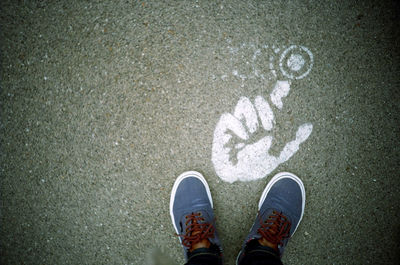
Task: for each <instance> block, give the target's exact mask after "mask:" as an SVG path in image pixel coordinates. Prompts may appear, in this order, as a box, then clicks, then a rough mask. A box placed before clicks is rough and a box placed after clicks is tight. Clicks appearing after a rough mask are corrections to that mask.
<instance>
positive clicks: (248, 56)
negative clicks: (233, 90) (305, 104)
mask: <svg viewBox="0 0 400 265" xmlns="http://www.w3.org/2000/svg"><path fill="white" fill-rule="evenodd" d="M231 45H232V41H231V40H228V51H229V53H230V54H231V55H232V57H231V61H232V62H234V64H235V65H236V66H235V69H234V70H233V71H232V73H231V74H232V75H233V76H235V77H237V78H239V79H241V80H242V82H244V81H246V80H249V79H261V80H266V79H269V80H271V78H270V77H268V75H267V73H268V72H269V73H271V74H272V76H273V77H275V78H276V77H278V74H279V73H278V69H279V70H280V72H281V74H282V75H283V76H284V77H285V78H287V79H296V80H298V79H302V78H304V77H305V76H307V75H308V74H309V73H310V71H311V69H312V67H313V64H314V58H313V54H312V53H311V51H310V50H309V49H308V48H306V47H304V46H299V45H292V46H290V47H289V48H286V47H285V46H282V47H278V46H276V45H272V46H269V45H267V44H264V45H255V44H254V43H242V44H239V46H238V47H232V46H231ZM268 59H269V60H268ZM236 60H239V61H242V62H240V63H239V64H237V62H236ZM275 64H276V67H275ZM237 65H239V67H238V66H237ZM243 65H246V67H244V68H241V67H240V66H243ZM265 65H267V67H265Z"/></svg>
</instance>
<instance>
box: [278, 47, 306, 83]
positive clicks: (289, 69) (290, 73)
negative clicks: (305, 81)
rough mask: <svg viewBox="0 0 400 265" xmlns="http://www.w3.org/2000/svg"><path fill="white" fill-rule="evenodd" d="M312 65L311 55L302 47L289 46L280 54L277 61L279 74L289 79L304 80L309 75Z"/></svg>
mask: <svg viewBox="0 0 400 265" xmlns="http://www.w3.org/2000/svg"><path fill="white" fill-rule="evenodd" d="M285 62H286V64H285ZM313 64H314V57H313V54H312V53H311V51H310V50H309V49H307V48H306V47H304V46H297V45H292V46H290V47H289V48H287V49H286V50H285V51H284V52H283V53H282V54H281V57H280V59H279V67H280V69H281V72H282V74H283V75H284V76H285V77H287V78H289V79H302V78H304V77H305V76H307V75H308V74H309V73H310V71H311V69H312V67H313Z"/></svg>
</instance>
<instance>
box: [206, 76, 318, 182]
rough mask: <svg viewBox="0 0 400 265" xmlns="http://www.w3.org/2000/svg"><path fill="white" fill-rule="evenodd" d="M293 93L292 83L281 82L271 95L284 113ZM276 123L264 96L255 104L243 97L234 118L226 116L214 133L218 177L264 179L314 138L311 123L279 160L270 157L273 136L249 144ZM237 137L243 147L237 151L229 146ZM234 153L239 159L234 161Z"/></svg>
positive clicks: (224, 115) (244, 179)
mask: <svg viewBox="0 0 400 265" xmlns="http://www.w3.org/2000/svg"><path fill="white" fill-rule="evenodd" d="M289 91H290V84H289V82H288V81H277V83H276V85H275V87H274V89H273V91H272V93H271V94H270V100H271V103H272V104H273V105H275V107H277V108H278V109H282V107H283V103H282V98H284V97H286V96H287V95H288V93H289ZM259 121H260V122H261V125H260V124H259ZM274 123H275V119H274V113H273V111H272V108H271V106H270V104H269V103H268V102H267V101H266V100H265V99H264V98H263V97H261V96H257V97H256V98H255V100H254V104H253V103H251V101H250V100H249V99H248V98H246V97H242V98H240V99H239V102H238V103H237V105H236V107H235V110H234V113H233V114H231V113H224V114H222V116H221V118H220V120H219V122H218V124H217V126H216V128H215V131H214V140H213V146H212V162H213V164H214V167H215V171H216V173H217V175H218V176H219V177H220V178H221V179H222V180H224V181H227V182H230V183H232V182H235V181H237V180H240V181H249V180H256V179H260V178H263V177H265V176H267V175H268V174H269V173H271V172H272V171H273V170H274V169H275V168H276V167H278V166H279V165H280V164H281V163H284V162H285V161H287V160H288V159H289V158H291V157H292V156H293V155H294V154H295V153H296V152H297V151H298V150H299V146H300V144H301V143H302V142H304V141H305V140H307V138H308V137H309V136H310V134H311V132H312V128H313V126H312V124H311V123H305V124H303V125H301V126H300V127H299V128H298V130H297V132H296V138H295V139H294V140H292V141H290V142H288V143H287V144H286V145H285V146H284V148H283V150H282V151H281V153H280V154H279V156H273V155H270V154H269V149H270V147H271V143H272V140H273V137H272V136H270V135H267V136H265V137H263V138H262V139H260V140H258V141H256V142H255V143H249V144H246V143H247V141H248V140H249V138H250V137H251V135H253V134H254V133H256V131H257V130H258V129H259V128H260V127H262V128H263V129H264V130H265V131H266V132H269V131H271V130H272V129H273V127H274ZM234 136H236V137H238V138H240V139H241V140H242V141H243V143H240V144H237V145H236V146H234V147H231V146H229V144H228V143H229V142H230V140H231V139H232V137H234ZM234 149H236V150H234ZM234 151H236V155H235V156H236V157H234V159H232V153H235V152H234Z"/></svg>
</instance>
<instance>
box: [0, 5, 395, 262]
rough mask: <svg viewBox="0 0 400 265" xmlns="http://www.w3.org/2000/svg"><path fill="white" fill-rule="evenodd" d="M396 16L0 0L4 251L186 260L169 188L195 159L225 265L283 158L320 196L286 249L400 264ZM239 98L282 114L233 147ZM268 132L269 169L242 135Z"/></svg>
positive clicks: (294, 255) (338, 8)
mask: <svg viewBox="0 0 400 265" xmlns="http://www.w3.org/2000/svg"><path fill="white" fill-rule="evenodd" d="M399 14H400V9H399V4H398V3H397V2H396V1H336V2H331V1H238V0H234V1H125V0H124V1H122V0H121V1H119V0H118V1H75V0H71V1H2V2H1V4H0V26H1V28H0V48H1V55H0V56H1V72H0V89H1V92H0V117H1V122H0V137H1V138H0V144H1V148H0V150H1V154H0V161H1V164H0V174H1V178H0V179H1V180H0V184H1V186H0V188H1V195H0V196H1V200H0V205H1V207H0V217H1V218H0V220H1V221H0V222H1V223H0V242H1V258H0V263H1V264H150V263H152V262H151V260H152V259H155V260H158V261H156V263H157V264H166V263H169V264H183V263H184V256H183V252H182V248H181V246H180V244H179V240H178V238H177V236H175V234H174V232H175V231H174V228H173V226H172V223H171V219H170V214H169V199H170V192H171V189H172V186H173V183H174V181H175V179H176V177H177V176H178V175H180V174H181V173H182V172H184V171H187V170H196V171H199V172H201V173H202V174H203V175H204V177H205V178H206V180H207V181H208V184H209V186H210V189H211V193H212V196H213V200H214V206H215V214H216V216H217V220H216V223H217V229H218V231H219V234H220V237H221V240H222V244H223V248H224V259H225V264H234V261H235V258H236V256H237V254H238V252H239V250H240V247H241V244H242V241H243V240H244V238H245V237H246V235H247V233H248V230H249V229H250V227H251V225H252V223H253V221H254V217H255V215H256V212H257V205H258V200H259V198H260V196H261V193H262V191H263V190H264V188H265V186H266V185H267V183H268V181H269V180H270V179H271V178H272V177H273V175H275V174H276V173H278V172H281V171H289V172H292V173H294V174H296V175H297V176H299V177H300V178H301V179H302V180H303V182H304V185H305V189H306V197H307V201H306V207H305V214H304V217H303V220H302V223H301V225H300V226H299V228H298V230H297V231H296V234H295V235H294V236H293V238H292V239H291V240H290V242H289V244H288V246H287V248H286V250H285V254H284V256H283V262H284V264H398V261H399V260H400V256H399V253H400V222H399V220H400V206H399V205H400V203H399V202H400V192H399V184H400V180H399V178H400V174H399V172H400V166H399V165H400V159H399V157H400V148H399V136H400V131H399V129H400V126H399V125H400V123H399V116H400V109H399V107H400V104H399V102H400V89H399V88H400V87H399V85H400V82H399V81H400V78H399V76H400V68H399V64H400V49H399V43H400V34H399V33H400V32H399V26H400V25H399V21H400V18H399ZM277 84H281V85H282V89H283V90H279V91H281V94H279V95H280V96H279V95H278V94H276V93H278V92H279V91H278V90H275V91H278V92H276V93H275V94H274V89H275V88H276V86H277ZM284 89H286V93H284V92H285V91H284ZM282 91H283V92H282ZM243 98H247V99H248V100H249V102H250V103H251V104H250V105H249V106H256V108H257V110H259V108H258V107H257V106H258V105H257V104H256V103H255V102H256V99H257V98H259V99H261V98H262V99H264V100H265V101H266V102H269V105H270V106H271V110H272V113H273V119H270V121H271V122H272V123H271V124H272V125H273V126H272V127H271V128H269V129H268V128H267V127H268V126H267V125H265V124H262V125H263V126H261V123H262V120H260V122H259V126H258V128H257V130H256V131H255V132H254V134H252V136H251V137H250V136H249V138H248V139H246V141H245V143H242V144H240V143H239V145H236V146H235V147H234V146H231V147H232V148H231V149H232V153H229V156H228V158H229V159H227V162H226V161H225V162H226V163H225V162H221V161H222V160H223V159H224V157H223V155H222V153H221V152H214V151H215V150H216V149H218V146H221V145H218V144H219V143H220V142H219V141H220V140H219V139H220V138H218V137H217V136H218V135H217V134H218V133H217V131H218V130H217V125H218V124H219V122H220V119H221V117H222V116H223V115H225V114H227V113H230V114H234V112H235V108H236V106H237V104H238V102H239V101H240V100H241V99H243ZM274 102H275V103H276V104H275V103H274ZM279 102H280V103H281V105H279ZM260 104H261V103H260ZM260 104H259V105H260ZM251 109H252V108H251V107H248V108H245V113H250V112H248V111H250V110H251ZM257 113H259V112H257ZM268 113H269V114H268V115H270V116H268V115H266V117H267V118H268V117H269V118H271V117H272V116H271V115H272V114H271V113H270V112H268ZM259 118H260V117H259ZM256 120H257V119H256ZM304 124H308V125H310V126H312V132H310V134H309V135H306V136H307V137H305V136H304V135H303V136H302V137H303V141H301V143H300V141H299V142H298V150H297V149H296V148H292V149H290V150H289V149H288V150H289V151H288V153H285V155H284V156H282V157H284V158H285V159H281V160H279V159H277V160H273V158H274V157H275V158H277V157H280V154H281V150H284V149H285V146H286V144H287V143H290V142H291V141H293V142H295V141H294V139H296V134H297V132H298V129H299V128H301V126H302V125H304ZM308 128H310V127H308ZM228 132H229V133H231V134H233V135H234V134H235V130H228ZM236 133H237V132H236ZM266 136H269V137H270V138H268V139H271V146H268V154H269V155H270V156H269V157H262V158H260V157H258V153H257V152H254V157H253V156H252V155H249V157H248V158H249V159H250V160H251V159H254V160H257V159H259V160H257V161H256V162H254V163H255V164H254V165H259V164H260V163H261V164H263V165H268V166H265V167H263V168H261V169H260V170H259V171H257V170H256V169H257V168H258V167H253V166H249V164H247V162H246V161H247V160H243V161H242V160H241V158H240V151H238V152H236V153H235V152H234V150H236V149H239V150H240V148H243V146H247V144H252V143H254V142H256V141H257V140H259V139H262V137H266ZM297 136H299V134H297ZM300 136H301V135H300ZM300 136H299V137H300ZM300 138H301V137H300ZM221 139H222V138H221ZM265 139H267V138H265ZM247 140H248V141H247ZM236 147H237V148H236ZM235 148H236V149H235ZM245 148H246V147H245ZM243 150H244V149H243ZM248 150H253V149H248ZM289 154H290V155H289ZM213 157H216V158H215V159H213ZM225 158H226V157H225ZM228 160H229V161H230V162H229V161H228ZM271 161H274V162H271ZM264 162H265V164H264ZM229 163H231V164H229ZM257 163H258V164H257ZM228 164H229V165H233V166H232V167H230V168H228V169H226V168H227V167H228ZM252 165H253V164H252ZM221 168H222V170H220V169H221ZM225 169H226V170H225ZM253 170H254V171H253ZM221 172H225V173H226V175H224V174H225V173H221ZM238 172H241V173H238ZM248 172H251V174H248ZM260 172H261V173H260ZM253 173H254V174H253ZM246 174H247V175H246ZM224 176H228V178H225V179H224ZM238 176H242V177H243V178H242V179H241V180H237V179H236V178H237V177H238ZM251 176H255V177H254V179H253V180H249V179H248V178H250V177H251ZM227 179H229V180H232V181H226V180H227ZM231 182H232V183H231Z"/></svg>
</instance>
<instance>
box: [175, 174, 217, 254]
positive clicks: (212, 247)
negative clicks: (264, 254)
mask: <svg viewBox="0 0 400 265" xmlns="http://www.w3.org/2000/svg"><path fill="white" fill-rule="evenodd" d="M169 206H170V214H171V219H172V223H173V225H174V227H175V231H176V233H177V234H178V236H179V239H180V242H181V244H182V245H183V249H184V252H185V257H186V261H188V259H189V258H192V256H193V255H195V254H196V255H203V254H204V253H208V254H209V253H212V254H214V255H218V256H219V257H221V256H222V247H221V242H220V240H219V238H218V235H217V232H216V229H215V218H214V212H213V202H212V198H211V193H210V189H209V187H208V184H207V182H206V180H205V179H204V177H203V176H202V175H201V174H200V173H199V172H195V171H188V172H184V173H183V174H181V175H180V176H179V177H178V178H177V179H176V181H175V184H174V186H173V188H172V192H171V199H170V204H169ZM204 240H208V241H209V243H210V244H209V248H202V249H197V250H194V251H191V250H192V247H193V245H195V244H197V243H199V242H204Z"/></svg>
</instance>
